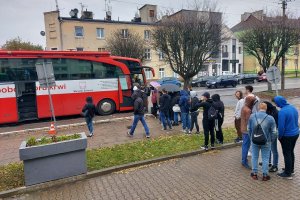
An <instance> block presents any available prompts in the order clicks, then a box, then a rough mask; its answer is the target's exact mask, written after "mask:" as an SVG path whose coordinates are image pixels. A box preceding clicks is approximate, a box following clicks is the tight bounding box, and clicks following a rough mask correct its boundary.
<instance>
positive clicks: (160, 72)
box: [159, 68, 165, 78]
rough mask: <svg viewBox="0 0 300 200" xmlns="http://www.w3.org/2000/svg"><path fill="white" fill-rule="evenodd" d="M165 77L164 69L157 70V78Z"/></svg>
mask: <svg viewBox="0 0 300 200" xmlns="http://www.w3.org/2000/svg"><path fill="white" fill-rule="evenodd" d="M164 77H165V68H159V78H164Z"/></svg>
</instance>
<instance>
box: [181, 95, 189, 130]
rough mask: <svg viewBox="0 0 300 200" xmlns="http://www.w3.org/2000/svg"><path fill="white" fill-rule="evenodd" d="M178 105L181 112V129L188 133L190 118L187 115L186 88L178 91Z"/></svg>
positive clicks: (187, 97) (187, 99)
mask: <svg viewBox="0 0 300 200" xmlns="http://www.w3.org/2000/svg"><path fill="white" fill-rule="evenodd" d="M179 107H180V112H181V122H182V131H183V132H184V133H189V131H190V130H189V129H190V126H191V118H190V115H189V111H190V103H189V95H188V91H186V90H181V91H180V98H179Z"/></svg>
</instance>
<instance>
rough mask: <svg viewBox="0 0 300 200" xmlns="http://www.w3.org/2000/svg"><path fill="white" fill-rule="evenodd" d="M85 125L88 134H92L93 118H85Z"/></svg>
mask: <svg viewBox="0 0 300 200" xmlns="http://www.w3.org/2000/svg"><path fill="white" fill-rule="evenodd" d="M85 122H86V125H87V127H88V129H89V132H90V135H93V134H94V126H93V118H89V117H87V118H85Z"/></svg>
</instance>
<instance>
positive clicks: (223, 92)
mask: <svg viewBox="0 0 300 200" xmlns="http://www.w3.org/2000/svg"><path fill="white" fill-rule="evenodd" d="M246 85H252V86H253V88H254V90H253V91H254V92H261V91H266V90H267V89H268V84H267V82H260V83H254V84H241V85H237V87H235V88H233V87H227V88H218V89H208V88H206V87H193V90H195V91H197V94H198V96H201V95H202V94H203V93H204V92H209V93H210V94H211V95H213V94H219V95H220V96H221V99H222V101H223V102H224V104H225V105H226V106H227V107H232V106H235V104H236V99H235V97H234V93H235V91H237V90H241V91H243V92H244V91H245V86H246ZM299 86H300V78H289V79H286V81H285V88H286V89H290V88H299ZM280 88H281V84H279V85H278V89H280ZM272 89H273V90H275V85H273V86H272Z"/></svg>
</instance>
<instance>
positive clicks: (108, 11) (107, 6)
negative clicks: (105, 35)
mask: <svg viewBox="0 0 300 200" xmlns="http://www.w3.org/2000/svg"><path fill="white" fill-rule="evenodd" d="M111 10H112V7H111V6H110V0H105V14H106V20H108V21H110V20H111V15H112V12H111Z"/></svg>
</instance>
